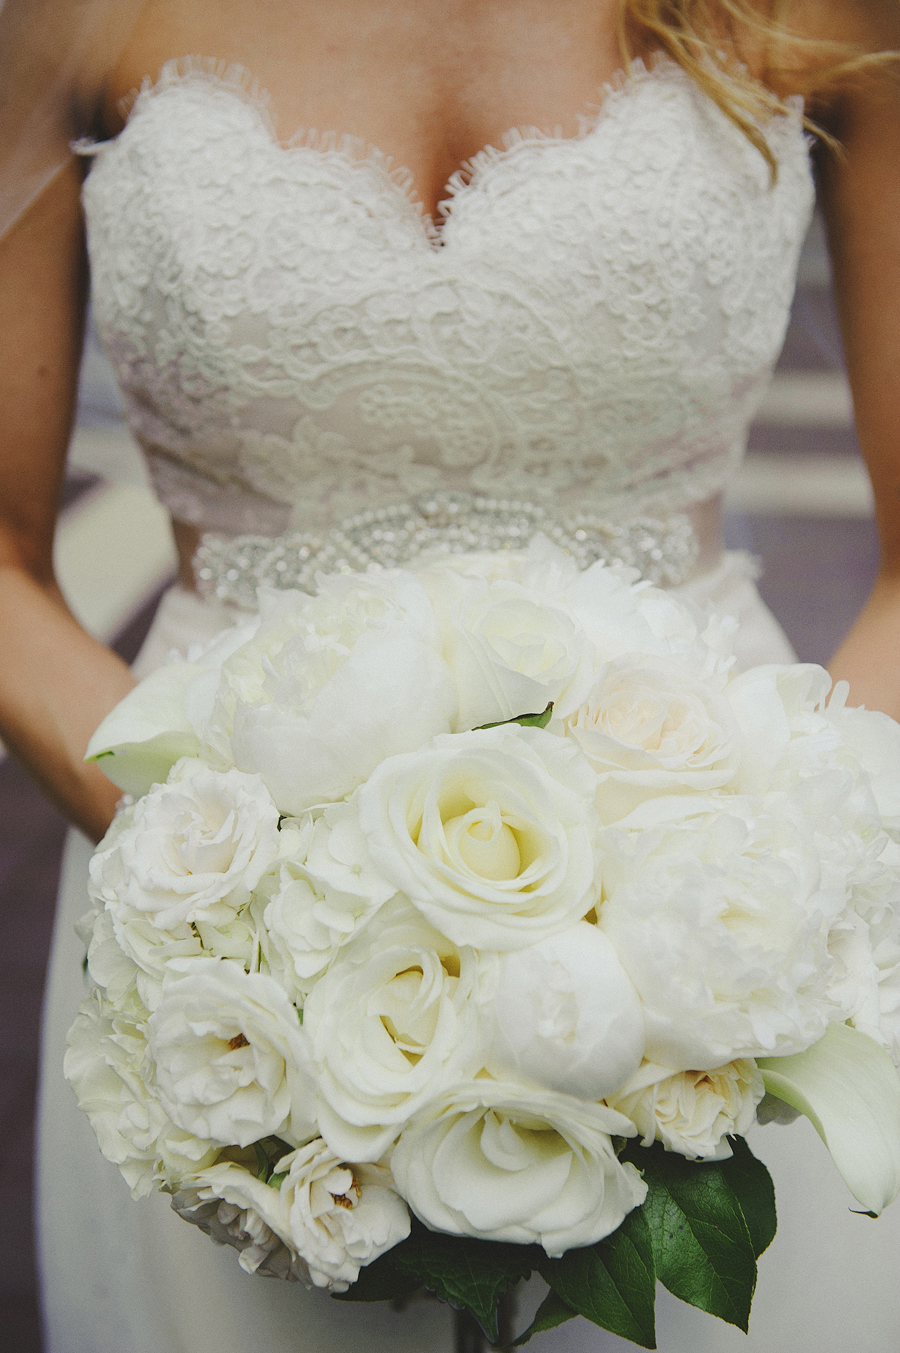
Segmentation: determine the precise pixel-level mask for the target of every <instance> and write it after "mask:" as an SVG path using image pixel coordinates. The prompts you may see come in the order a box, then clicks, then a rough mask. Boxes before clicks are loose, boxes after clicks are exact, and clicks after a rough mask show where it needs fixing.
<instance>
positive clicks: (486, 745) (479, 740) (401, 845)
mask: <svg viewBox="0 0 900 1353" xmlns="http://www.w3.org/2000/svg"><path fill="white" fill-rule="evenodd" d="M595 787H596V777H595V776H594V774H593V772H592V771H591V769H590V767H589V766H588V765H587V762H586V761H585V760H584V758H583V757H582V756H581V754H580V753H579V752H578V749H577V748H576V747H575V746H574V745H573V744H572V743H571V742H570V741H568V740H567V739H563V738H557V737H555V736H553V735H552V734H550V733H547V732H545V731H544V730H542V729H539V728H520V727H519V726H518V725H515V726H509V727H504V728H495V729H490V730H487V731H484V732H472V733H458V734H455V735H450V736H447V737H438V738H435V739H434V740H433V741H432V742H431V743H429V744H427V745H426V746H425V747H422V748H421V749H420V750H419V751H417V752H412V753H409V754H408V755H406V756H395V757H392V758H391V759H390V760H389V761H385V762H384V763H383V764H382V765H381V766H379V767H378V769H377V770H376V771H375V773H374V775H372V777H371V778H370V779H369V781H368V783H367V784H365V785H364V786H363V787H362V789H361V790H360V792H359V798H358V809H359V823H360V826H361V828H362V830H363V832H364V834H365V835H366V837H367V839H368V842H369V850H370V852H371V856H372V859H373V861H374V863H375V864H376V866H377V867H378V869H379V870H380V871H381V873H382V874H383V875H384V877H385V878H386V879H387V880H389V881H390V882H391V883H393V885H394V886H395V888H397V890H398V891H400V892H403V893H405V894H406V895H407V896H408V897H409V898H410V900H411V901H412V902H414V903H415V905H416V906H417V907H418V908H419V909H420V910H421V911H422V912H423V913H424V915H425V916H426V917H427V918H428V920H429V921H431V923H432V924H433V925H435V926H436V927H437V928H438V929H439V930H442V931H443V932H444V934H446V935H448V936H449V937H450V938H451V939H452V940H453V941H454V942H455V943H456V944H472V945H474V946H475V947H476V948H480V949H517V948H522V947H523V946H525V945H527V944H533V943H534V942H535V941H536V940H538V939H542V938H545V937H547V936H549V935H553V934H557V933H558V932H559V931H561V930H564V929H565V928H566V927H567V926H569V925H571V924H572V923H573V922H574V921H577V920H580V919H581V918H582V917H583V916H585V915H586V914H587V912H588V911H590V909H591V907H592V906H593V903H594V899H595V897H596V892H597V885H596V880H595V861H594V837H595V832H596V812H595V809H594V807H593V803H592V800H593V795H594V790H595Z"/></svg>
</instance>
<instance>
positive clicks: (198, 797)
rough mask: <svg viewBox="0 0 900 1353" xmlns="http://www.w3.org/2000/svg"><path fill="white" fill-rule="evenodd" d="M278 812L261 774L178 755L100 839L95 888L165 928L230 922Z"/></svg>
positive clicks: (275, 836) (270, 852) (272, 853)
mask: <svg viewBox="0 0 900 1353" xmlns="http://www.w3.org/2000/svg"><path fill="white" fill-rule="evenodd" d="M278 816H279V815H278V809H277V808H276V807H275V805H274V803H273V802H272V799H271V797H270V796H269V793H268V791H267V790H266V788H265V786H264V785H263V783H262V781H261V780H260V778H259V776H258V775H245V774H243V773H242V772H241V771H238V770H228V771H224V772H220V771H214V770H210V769H209V767H208V766H206V765H205V764H204V763H203V762H202V761H198V760H183V761H180V762H178V764H177V765H176V766H174V767H173V769H172V772H171V774H170V776H169V780H168V782H167V783H166V784H164V785H155V786H154V787H153V788H152V789H151V790H150V791H149V793H148V794H147V795H146V796H145V797H144V798H143V799H139V800H138V802H137V803H136V804H135V805H134V806H133V807H132V808H129V809H128V810H127V811H126V813H124V814H122V815H121V816H120V817H119V818H117V819H116V821H115V823H114V824H113V827H112V829H111V831H110V833H109V834H108V836H107V838H105V839H104V841H102V842H101V844H100V846H99V847H98V849H97V852H96V853H95V855H94V857H93V859H92V860H91V870H90V878H91V893H92V896H93V897H94V898H95V899H96V900H97V901H98V902H100V903H102V904H104V905H105V906H106V907H107V908H108V909H109V911H110V912H111V913H112V915H113V918H114V919H115V920H117V921H126V920H130V919H133V918H136V917H145V918H146V919H147V920H149V921H150V922H151V923H152V924H153V925H154V926H155V927H156V928H158V929H159V930H164V931H171V930H174V929H175V927H177V926H185V925H191V924H200V923H206V922H208V923H210V924H212V925H214V926H215V925H218V924H220V923H222V922H225V923H228V922H229V921H231V920H232V919H233V918H234V916H235V913H236V912H238V911H239V910H240V909H241V908H242V907H244V906H246V904H247V903H248V902H249V900H250V895H251V892H252V891H253V889H254V888H255V887H256V885H257V883H258V882H259V880H260V878H261V877H262V875H263V874H264V873H265V871H266V870H267V869H268V868H269V867H270V866H271V865H272V863H273V862H274V861H275V859H276V858H277V856H278V853H279V844H280V843H279V833H278Z"/></svg>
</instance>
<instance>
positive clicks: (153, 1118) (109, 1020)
mask: <svg viewBox="0 0 900 1353" xmlns="http://www.w3.org/2000/svg"><path fill="white" fill-rule="evenodd" d="M145 1018H146V1011H143V1012H142V1011H141V1010H140V1008H139V1007H138V1006H135V1007H134V1008H133V1009H131V1010H128V1011H124V1010H116V1009H114V1008H113V1007H112V1006H111V1005H110V1004H109V1003H108V1002H107V1001H106V1000H104V998H103V997H102V996H101V994H100V993H99V992H97V991H94V992H92V993H91V994H90V995H89V996H87V997H85V999H84V1000H83V1001H82V1003H81V1008H80V1010H79V1012H78V1015H77V1017H76V1019H75V1023H74V1024H73V1025H72V1027H71V1029H70V1030H69V1033H68V1037H67V1039H66V1042H67V1045H68V1050H67V1052H66V1056H65V1063H64V1071H65V1076H66V1079H67V1080H68V1081H69V1083H70V1084H71V1086H72V1089H73V1090H74V1091H75V1094H76V1096H77V1099H78V1107H79V1108H80V1109H81V1110H82V1112H83V1113H86V1114H87V1117H88V1120H89V1122H90V1124H91V1127H92V1128H93V1130H94V1133H95V1135H96V1137H97V1141H98V1143H99V1145H100V1150H101V1151H102V1152H103V1155H104V1156H105V1157H106V1159H107V1160H109V1161H112V1163H113V1164H114V1165H118V1167H119V1169H120V1171H121V1172H122V1175H123V1176H124V1178H125V1180H126V1182H127V1183H128V1186H129V1188H130V1189H131V1194H132V1197H133V1198H143V1197H146V1195H147V1194H149V1193H152V1191H153V1189H154V1187H155V1186H158V1185H159V1184H172V1183H175V1184H177V1183H178V1181H179V1180H181V1179H182V1178H184V1177H185V1176H186V1175H190V1174H192V1173H193V1172H194V1171H195V1170H197V1169H199V1168H202V1167H203V1166H204V1165H208V1164H210V1163H211V1162H212V1161H213V1160H214V1159H215V1156H216V1147H215V1145H214V1144H213V1143H212V1142H210V1141H208V1140H207V1139H205V1138H198V1137H197V1136H196V1135H194V1134H192V1133H190V1132H185V1131H184V1130H183V1129H181V1128H180V1127H178V1126H176V1124H175V1123H173V1122H172V1121H171V1119H170V1118H169V1117H168V1115H167V1114H166V1113H165V1111H164V1109H163V1107H162V1105H161V1104H160V1102H159V1100H158V1099H157V1098H156V1096H155V1095H154V1094H153V1092H152V1090H151V1089H150V1087H149V1086H148V1085H147V1083H146V1080H145V1056H146V1026H145V1023H144V1019H145Z"/></svg>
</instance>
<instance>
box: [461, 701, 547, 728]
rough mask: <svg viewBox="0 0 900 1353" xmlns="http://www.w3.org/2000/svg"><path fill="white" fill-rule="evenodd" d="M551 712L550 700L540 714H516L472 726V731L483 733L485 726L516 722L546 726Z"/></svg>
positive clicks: (540, 726) (496, 726)
mask: <svg viewBox="0 0 900 1353" xmlns="http://www.w3.org/2000/svg"><path fill="white" fill-rule="evenodd" d="M552 714H553V701H552V700H551V701H550V703H549V705H548V706H547V708H546V709H545V710H544V712H543V713H542V714H517V715H516V717H515V718H514V719H501V720H500V722H499V723H482V724H479V725H478V727H477V728H473V729H472V732H473V733H483V732H484V731H485V729H487V728H505V727H506V725H507V724H511V723H518V724H521V725H522V727H523V728H546V727H547V724H548V723H549V722H550V718H551V716H552Z"/></svg>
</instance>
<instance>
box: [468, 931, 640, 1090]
mask: <svg viewBox="0 0 900 1353" xmlns="http://www.w3.org/2000/svg"><path fill="white" fill-rule="evenodd" d="M484 1020H485V1026H486V1028H488V1029H489V1030H490V1031H492V1034H493V1039H492V1044H491V1049H490V1054H489V1056H488V1060H487V1063H486V1065H487V1069H488V1070H489V1071H490V1072H491V1074H492V1075H494V1076H496V1077H497V1078H498V1079H500V1080H510V1081H524V1082H525V1083H526V1084H532V1085H537V1086H540V1087H541V1088H542V1089H547V1090H559V1091H561V1092H562V1093H564V1094H570V1095H577V1096H578V1097H579V1098H580V1099H587V1100H598V1099H602V1098H603V1097H604V1095H608V1094H609V1093H610V1092H611V1091H613V1090H617V1089H618V1088H619V1086H620V1085H622V1084H623V1083H624V1082H625V1081H626V1080H627V1079H628V1078H629V1076H631V1075H632V1073H633V1072H634V1071H635V1070H636V1068H637V1067H638V1066H640V1063H641V1058H642V1057H643V1054H644V1041H645V1035H644V1014H643V1010H642V1009H641V1003H640V1000H639V999H638V994H637V992H636V991H635V989H634V986H633V984H632V982H631V979H630V978H629V977H628V974H627V973H626V972H625V969H624V968H623V967H622V964H621V963H620V962H619V959H618V956H617V954H616V951H615V949H614V948H613V946H612V945H611V944H610V942H609V940H608V939H607V937H606V935H604V934H603V932H602V931H601V930H598V929H597V927H596V926H593V925H588V923H587V922H586V921H579V922H578V923H577V924H576V925H574V926H572V927H570V929H568V930H564V931H563V932H562V934H561V935H553V936H551V937H550V938H549V939H546V940H539V941H538V943H537V944H532V945H529V946H528V948H527V949H517V950H514V951H513V952H511V953H506V954H503V955H501V957H500V963H499V971H498V978H497V982H496V985H495V986H494V987H492V988H491V989H490V990H489V992H488V995H487V998H486V1001H485V1014H484Z"/></svg>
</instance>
